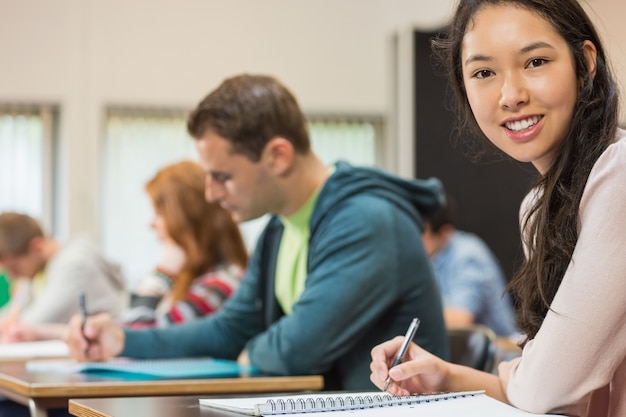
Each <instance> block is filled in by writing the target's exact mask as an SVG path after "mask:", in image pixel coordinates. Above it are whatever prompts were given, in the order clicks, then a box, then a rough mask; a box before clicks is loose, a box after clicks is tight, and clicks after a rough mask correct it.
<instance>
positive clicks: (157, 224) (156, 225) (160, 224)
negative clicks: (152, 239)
mask: <svg viewBox="0 0 626 417" xmlns="http://www.w3.org/2000/svg"><path fill="white" fill-rule="evenodd" d="M150 226H152V228H153V229H154V231H155V232H156V234H157V237H158V238H159V240H160V241H161V242H170V241H171V240H172V238H171V237H170V234H169V232H168V231H167V226H166V225H165V219H164V218H163V215H161V214H160V213H159V212H158V211H157V210H155V211H154V216H153V217H152V222H150Z"/></svg>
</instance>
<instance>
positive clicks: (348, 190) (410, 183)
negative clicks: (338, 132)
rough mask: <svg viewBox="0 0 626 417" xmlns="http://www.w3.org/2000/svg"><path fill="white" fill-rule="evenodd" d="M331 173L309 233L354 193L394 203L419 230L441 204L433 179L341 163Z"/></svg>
mask: <svg viewBox="0 0 626 417" xmlns="http://www.w3.org/2000/svg"><path fill="white" fill-rule="evenodd" d="M335 166H336V169H335V172H334V173H333V174H332V175H331V176H330V177H329V178H328V180H327V181H326V183H325V184H324V186H323V188H322V190H321V192H320V196H319V199H318V202H317V204H318V205H319V207H317V208H316V210H315V211H314V214H313V218H311V232H313V229H314V228H315V227H316V226H317V224H319V222H320V221H321V220H322V219H323V217H324V215H325V214H326V213H328V212H329V211H330V210H331V209H332V208H333V206H335V205H336V204H339V203H341V202H344V201H345V200H346V199H349V198H350V197H351V196H352V195H354V194H363V193H366V194H371V195H374V196H379V197H381V198H384V199H385V200H387V201H390V202H392V203H393V204H395V205H396V206H397V207H398V208H399V209H401V210H402V211H404V212H405V213H406V214H407V215H409V216H410V217H411V218H413V219H414V220H415V222H416V224H418V225H419V227H420V228H423V218H424V217H425V216H428V215H429V214H431V213H433V212H434V211H435V210H436V209H438V208H439V207H440V206H441V205H442V204H443V203H444V201H445V197H444V193H443V187H442V185H441V182H440V181H439V180H438V179H437V178H429V179H423V180H422V179H414V180H406V179H403V178H400V177H397V176H395V175H391V174H388V173H386V172H384V171H382V170H380V169H377V168H367V167H353V166H352V165H350V164H349V163H347V162H345V161H339V162H337V163H336V164H335Z"/></svg>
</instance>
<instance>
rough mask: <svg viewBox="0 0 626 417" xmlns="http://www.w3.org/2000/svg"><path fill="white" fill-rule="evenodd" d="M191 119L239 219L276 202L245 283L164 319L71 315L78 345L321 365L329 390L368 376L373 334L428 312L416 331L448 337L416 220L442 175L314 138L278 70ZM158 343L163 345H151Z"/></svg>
mask: <svg viewBox="0 0 626 417" xmlns="http://www.w3.org/2000/svg"><path fill="white" fill-rule="evenodd" d="M188 130H189V132H190V133H191V135H192V137H194V138H195V139H194V140H195V142H194V143H195V145H196V150H197V151H198V154H199V156H200V160H201V165H202V167H203V168H204V171H205V173H206V196H207V198H208V199H209V200H211V201H214V202H216V203H219V204H220V205H221V206H222V207H224V208H225V209H227V210H228V211H229V212H230V213H231V214H232V216H233V217H234V218H235V219H236V220H237V221H245V220H249V219H253V218H256V217H259V216H262V215H264V214H267V213H270V214H272V215H273V217H272V219H271V220H270V221H269V223H268V225H267V227H266V228H265V229H264V231H263V233H262V235H261V237H260V238H259V242H258V244H257V245H256V248H255V252H254V254H253V255H252V258H251V260H250V263H249V266H248V269H247V270H246V273H245V275H244V277H243V279H242V282H241V286H240V287H239V289H238V290H237V292H236V293H235V294H234V295H233V297H232V298H231V299H230V300H229V301H228V302H227V303H226V304H225V305H224V306H223V308H222V309H221V310H220V311H219V312H218V313H217V314H214V315H212V316H209V317H205V318H201V319H198V320H195V321H193V322H191V323H184V324H182V325H179V326H169V327H167V328H163V329H142V330H129V329H124V330H123V329H121V328H119V327H117V326H115V324H114V323H113V322H112V321H111V320H110V319H109V318H108V317H106V316H92V317H89V319H88V320H87V325H86V326H85V334H86V336H87V337H88V338H89V340H90V346H91V347H92V348H90V349H89V352H88V354H89V356H88V357H87V358H86V357H85V356H84V350H85V348H86V347H87V340H86V339H85V338H84V337H83V336H82V333H81V332H80V320H79V318H78V317H76V318H74V319H72V321H71V323H70V331H69V332H68V334H67V337H66V340H67V341H68V343H69V345H70V351H71V353H72V355H73V356H74V357H76V358H77V359H81V360H85V359H89V360H100V359H108V358H109V357H111V356H116V355H122V356H133V357H173V356H211V357H216V358H224V359H234V358H239V360H240V361H241V362H242V363H246V362H248V361H249V362H250V363H251V364H252V365H253V366H255V367H257V368H258V369H259V370H260V371H262V372H265V373H270V374H275V375H298V374H299V375H303V374H323V375H324V388H325V389H328V390H341V389H346V390H357V389H366V388H370V389H372V388H373V386H372V385H371V382H370V381H369V378H368V375H369V362H370V356H369V352H370V350H371V348H372V347H373V346H374V345H376V344H377V343H380V342H382V341H384V340H385V339H388V338H390V337H392V336H395V335H397V334H404V332H405V331H406V326H407V323H409V322H410V321H411V319H412V318H413V317H419V318H420V320H421V321H422V325H421V326H420V331H419V332H418V334H417V336H416V340H417V341H419V343H420V344H424V345H425V347H426V349H427V350H429V351H431V352H433V353H434V354H436V355H438V356H443V357H445V356H447V352H448V349H447V348H448V346H447V338H446V332H445V326H444V324H443V315H442V311H441V310H442V309H441V303H440V301H439V294H438V291H437V284H436V282H435V280H434V277H433V275H432V270H431V268H430V265H429V261H428V257H427V255H426V252H425V251H424V248H423V245H422V242H421V239H420V233H421V225H422V216H423V215H424V214H426V213H428V212H429V211H431V210H434V209H435V208H436V207H437V206H438V205H439V204H440V202H441V188H440V184H439V182H438V181H436V180H430V181H429V180H413V181H406V180H403V179H400V178H398V177H395V176H392V175H389V174H386V173H384V172H382V171H380V170H376V169H370V168H358V167H353V166H350V165H349V164H348V163H345V162H338V163H337V164H334V165H333V166H332V167H328V166H326V165H325V164H324V163H322V161H321V160H320V159H319V158H318V157H317V156H316V154H315V153H314V152H313V150H312V149H311V147H310V142H309V136H308V132H307V128H306V121H305V118H304V116H303V114H302V111H301V110H300V108H299V106H298V103H297V101H296V99H295V97H294V96H293V95H292V94H291V92H290V91H289V90H288V89H287V88H286V87H285V86H284V85H282V84H281V83H280V82H279V81H278V80H276V79H275V78H274V77H270V76H266V75H249V74H243V75H238V76H234V77H231V78H228V79H226V80H225V81H224V82H223V83H222V84H221V85H220V86H218V87H217V89H215V90H214V91H212V92H211V93H210V94H209V95H208V96H207V97H205V98H204V99H203V100H202V101H201V102H200V103H199V104H198V106H197V107H196V109H195V110H194V111H193V112H192V114H191V116H190V118H189V122H188ZM155 345H158V346H159V348H158V349H155V348H154V346H155Z"/></svg>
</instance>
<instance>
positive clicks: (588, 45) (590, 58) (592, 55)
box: [583, 41, 598, 80]
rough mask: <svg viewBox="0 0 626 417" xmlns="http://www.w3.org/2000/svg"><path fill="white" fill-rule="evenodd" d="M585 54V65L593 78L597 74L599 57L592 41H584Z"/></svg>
mask: <svg viewBox="0 0 626 417" xmlns="http://www.w3.org/2000/svg"><path fill="white" fill-rule="evenodd" d="M583 55H584V57H585V67H586V68H587V72H588V73H589V77H590V78H591V79H592V80H593V79H594V78H595V76H596V67H597V59H598V50H597V49H596V46H595V45H594V44H593V42H591V41H585V42H583Z"/></svg>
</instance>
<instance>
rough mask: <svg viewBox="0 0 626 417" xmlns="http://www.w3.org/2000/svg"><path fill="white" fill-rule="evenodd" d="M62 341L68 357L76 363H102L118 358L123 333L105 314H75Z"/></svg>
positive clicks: (122, 345) (122, 342)
mask: <svg viewBox="0 0 626 417" xmlns="http://www.w3.org/2000/svg"><path fill="white" fill-rule="evenodd" d="M63 339H64V340H65V342H66V343H67V345H68V346H69V353H70V357H72V358H74V359H76V360H78V361H103V360H107V359H110V358H112V357H115V356H118V355H119V354H120V353H121V352H122V349H123V347H124V331H123V330H122V329H121V328H120V327H119V326H117V325H116V324H115V323H114V322H113V319H112V317H111V315H109V314H107V313H101V314H96V315H93V316H89V317H87V320H86V321H85V322H84V323H83V317H82V315H80V314H76V315H75V316H74V317H72V319H71V320H70V322H69V323H68V325H67V327H66V329H65V333H64V335H63Z"/></svg>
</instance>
